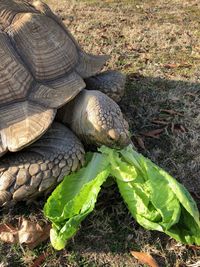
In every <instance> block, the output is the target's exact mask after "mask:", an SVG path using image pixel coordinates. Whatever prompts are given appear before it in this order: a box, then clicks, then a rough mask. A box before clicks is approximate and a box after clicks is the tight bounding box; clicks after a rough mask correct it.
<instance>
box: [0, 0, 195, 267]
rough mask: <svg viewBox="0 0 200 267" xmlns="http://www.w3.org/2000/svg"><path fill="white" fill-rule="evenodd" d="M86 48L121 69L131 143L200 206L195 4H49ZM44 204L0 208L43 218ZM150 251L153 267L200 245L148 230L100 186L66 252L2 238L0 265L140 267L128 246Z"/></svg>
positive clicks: (186, 262)
mask: <svg viewBox="0 0 200 267" xmlns="http://www.w3.org/2000/svg"><path fill="white" fill-rule="evenodd" d="M46 2H47V3H48V4H49V5H50V6H51V7H52V9H53V10H54V11H55V12H56V13H57V14H58V15H59V16H60V17H61V18H62V20H63V22H64V23H65V24H66V25H67V26H68V27H69V29H70V30H71V32H72V33H73V34H74V36H75V37H76V39H77V40H78V41H79V43H80V45H81V46H82V47H83V48H84V49H85V50H86V51H88V52H92V53H96V54H110V55H111V59H110V61H109V62H108V64H107V66H106V69H108V68H109V69H110V68H112V69H118V70H121V71H123V72H124V73H127V77H128V80H127V90H126V95H125V96H124V98H123V100H122V101H121V103H120V106H121V108H122V110H123V112H124V113H125V115H126V117H127V119H128V121H129V123H130V126H131V133H132V139H133V141H134V142H135V144H136V146H137V148H138V149H139V150H140V151H141V152H142V153H143V154H144V155H146V156H148V157H150V158H151V159H152V160H153V161H154V162H156V163H157V164H158V165H160V166H162V167H164V168H165V169H166V170H168V171H169V172H170V173H171V174H173V175H174V176H175V177H176V178H177V179H179V180H180V181H181V182H183V183H184V184H185V185H186V186H187V188H188V189H189V190H190V191H191V193H192V194H193V196H194V197H195V199H196V201H197V202H198V203H200V182H199V180H200V178H199V177H200V113H199V110H200V85H199V77H200V16H199V12H200V2H199V1H197V0H196V1H195V0H188V1H187V0H184V1H183V0H175V1H171V0H168V1H165V0H158V1H152V0H146V1H144V0H142V1H141V0H140V1H139V0H136V1H133V0H132V1H131V0H130V1H125V0H124V1H114V0H113V1H112V0H110V1H109V0H107V1H96V0H90V1H89V0H88V1H74V0H70V1H67V0H65V1H64V0H47V1H46ZM41 209H42V202H41V203H38V206H35V205H32V206H31V207H30V208H29V209H24V207H22V206H20V205H18V206H17V207H16V208H15V209H13V210H9V211H3V212H2V214H1V219H2V220H3V221H11V222H16V220H17V218H18V217H19V216H20V214H25V215H26V216H27V217H31V218H32V219H33V220H38V219H42V214H41ZM131 249H132V250H138V251H144V252H149V253H151V254H152V255H153V256H154V257H155V258H156V259H157V261H158V262H159V264H160V266H169V267H172V266H175V267H178V266H179V267H184V266H188V267H189V266H191V267H198V266H200V250H195V249H192V248H188V247H185V246H182V245H180V244H179V243H177V242H175V241H174V240H172V239H170V238H168V237H167V236H166V235H164V234H160V233H158V232H150V231H145V230H144V229H142V228H141V227H140V226H138V225H137V224H136V223H135V221H134V220H133V219H132V218H131V216H130V215H129V214H128V212H127V209H126V207H125V205H124V204H123V202H122V200H121V198H120V196H119V195H118V193H117V190H116V188H115V187H111V188H105V189H103V190H102V192H101V195H100V197H99V200H98V203H97V207H96V209H95V211H94V213H93V214H92V215H91V216H89V217H88V218H87V219H86V220H85V221H84V223H83V224H82V227H81V230H80V231H79V233H78V234H77V235H76V236H75V238H74V239H73V240H71V241H70V242H69V245H68V247H67V249H66V250H63V251H61V252H55V251H53V249H52V248H51V246H50V245H49V244H44V245H41V246H40V247H39V248H37V249H35V250H34V251H30V250H28V249H27V248H22V247H19V246H10V245H5V244H0V266H12V267H13V266H18V267H19V266H33V265H32V262H33V261H34V259H37V258H38V256H40V255H42V254H43V253H44V252H45V253H46V254H45V256H44V257H46V259H45V261H44V263H43V265H42V266H52V267H55V266H72V267H75V266H77V267H78V266H79V267H80V266H84V267H86V266H88V267H93V266H94V267H95V266H110V267H111V266H113V267H122V266H123V267H124V266H142V265H139V264H138V263H137V261H136V260H134V259H133V258H132V257H131V256H130V254H129V251H130V250H131Z"/></svg>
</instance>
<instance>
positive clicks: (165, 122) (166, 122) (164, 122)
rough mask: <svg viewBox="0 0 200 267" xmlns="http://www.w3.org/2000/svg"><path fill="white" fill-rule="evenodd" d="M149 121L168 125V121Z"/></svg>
mask: <svg viewBox="0 0 200 267" xmlns="http://www.w3.org/2000/svg"><path fill="white" fill-rule="evenodd" d="M151 122H152V123H154V124H160V125H168V124H169V122H168V121H164V120H152V121H151Z"/></svg>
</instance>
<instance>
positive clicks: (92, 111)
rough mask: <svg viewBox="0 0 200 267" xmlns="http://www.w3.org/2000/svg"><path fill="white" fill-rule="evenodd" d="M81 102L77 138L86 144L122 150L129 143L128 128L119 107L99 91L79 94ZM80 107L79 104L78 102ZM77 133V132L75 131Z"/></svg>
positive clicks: (85, 91)
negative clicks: (81, 98) (82, 98)
mask: <svg viewBox="0 0 200 267" xmlns="http://www.w3.org/2000/svg"><path fill="white" fill-rule="evenodd" d="M83 94H84V100H83V102H82V111H81V116H79V120H80V117H81V123H80V121H79V130H80V132H81V134H79V136H80V137H81V138H82V139H84V141H85V142H86V143H88V144H95V145H97V146H100V145H106V146H109V147H113V148H122V147H124V146H126V145H128V144H129V143H130V137H129V131H128V130H129V126H128V123H127V121H126V120H125V119H124V117H123V114H122V112H121V110H120V107H119V106H118V105H117V104H116V103H115V102H114V101H113V100H112V99H111V98H109V97H108V96H106V95H105V94H103V93H101V92H99V91H95V90H94V91H92V90H91V91H87V90H84V91H83V92H81V96H80V97H82V95H83ZM79 107H80V102H79ZM75 132H77V131H75Z"/></svg>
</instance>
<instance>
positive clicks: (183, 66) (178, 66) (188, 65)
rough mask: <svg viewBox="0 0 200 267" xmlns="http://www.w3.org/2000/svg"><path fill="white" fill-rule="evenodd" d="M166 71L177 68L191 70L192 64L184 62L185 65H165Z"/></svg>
mask: <svg viewBox="0 0 200 267" xmlns="http://www.w3.org/2000/svg"><path fill="white" fill-rule="evenodd" d="M163 67H164V68H166V69H176V68H191V67H192V64H189V63H186V62H183V63H168V64H164V65H163Z"/></svg>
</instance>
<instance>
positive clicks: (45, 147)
mask: <svg viewBox="0 0 200 267" xmlns="http://www.w3.org/2000/svg"><path fill="white" fill-rule="evenodd" d="M84 154H85V152H84V148H83V145H82V144H81V142H80V141H79V139H78V138H77V137H76V136H75V135H74V134H73V133H72V132H71V131H70V130H69V129H67V128H66V127H65V126H64V125H62V124H60V123H53V125H52V127H51V128H50V129H49V130H48V131H47V132H46V133H45V134H44V135H43V136H42V137H41V138H40V139H39V140H38V141H36V142H35V143H33V144H32V145H30V146H29V147H28V148H26V149H24V150H22V151H20V152H17V153H10V154H7V155H5V156H4V157H2V158H1V163H0V206H3V205H5V204H10V203H15V202H17V201H21V200H23V201H24V200H28V201H30V199H34V198H36V196H38V195H40V194H41V193H44V192H46V191H49V190H51V189H53V188H54V187H55V185H56V184H58V183H59V182H60V181H61V180H62V179H63V177H64V176H65V175H67V174H69V173H70V172H72V171H76V170H77V169H78V168H79V167H80V166H82V165H83V163H84Z"/></svg>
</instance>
